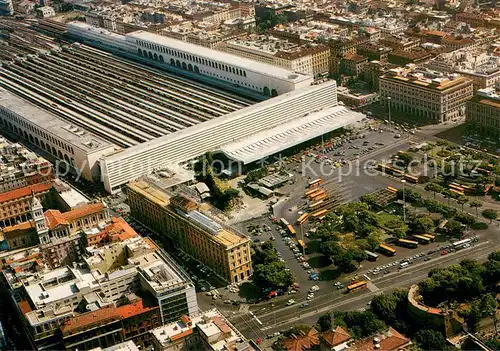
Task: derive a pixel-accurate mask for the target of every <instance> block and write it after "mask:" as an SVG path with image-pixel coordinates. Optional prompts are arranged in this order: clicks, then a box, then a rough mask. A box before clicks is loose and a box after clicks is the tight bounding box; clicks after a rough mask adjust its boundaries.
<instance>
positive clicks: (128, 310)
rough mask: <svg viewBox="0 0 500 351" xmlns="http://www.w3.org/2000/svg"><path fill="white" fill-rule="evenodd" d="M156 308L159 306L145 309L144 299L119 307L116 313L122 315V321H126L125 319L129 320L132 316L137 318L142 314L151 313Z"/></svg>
mask: <svg viewBox="0 0 500 351" xmlns="http://www.w3.org/2000/svg"><path fill="white" fill-rule="evenodd" d="M155 308H158V306H156V307H144V304H143V302H142V299H140V300H138V301H136V302H134V303H130V304H128V305H124V306H120V307H117V308H116V313H118V315H120V317H121V318H122V319H125V318H129V317H132V316H136V315H138V314H142V313H145V312H148V311H151V310H153V309H155Z"/></svg>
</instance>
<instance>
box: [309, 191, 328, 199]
mask: <svg viewBox="0 0 500 351" xmlns="http://www.w3.org/2000/svg"><path fill="white" fill-rule="evenodd" d="M322 195H326V192H325V191H324V190H320V191H319V192H318V193H315V194H311V195H309V198H310V199H311V200H318V197H320V196H322Z"/></svg>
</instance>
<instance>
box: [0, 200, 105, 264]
mask: <svg viewBox="0 0 500 351" xmlns="http://www.w3.org/2000/svg"><path fill="white" fill-rule="evenodd" d="M28 210H29V214H30V215H29V218H30V219H29V220H27V221H24V222H21V223H18V224H15V225H13V226H8V227H5V228H3V229H0V235H1V236H2V237H1V238H0V243H4V244H3V247H5V248H6V249H9V250H13V249H17V248H22V247H28V246H32V245H38V244H41V245H43V248H44V249H46V252H47V255H46V256H45V258H46V259H49V260H50V261H53V262H54V263H55V262H61V263H62V262H65V261H67V260H71V258H72V257H74V256H73V254H71V252H70V251H71V250H72V249H71V250H70V248H71V247H72V246H73V244H75V243H78V242H79V237H80V235H79V234H80V231H81V230H82V229H90V228H95V227H98V226H99V225H101V226H104V225H105V224H106V223H108V222H109V221H110V218H109V212H108V208H107V207H106V205H105V204H104V203H102V202H98V203H94V204H88V205H87V204H86V205H83V206H80V207H77V208H75V209H73V210H70V211H68V212H64V213H61V212H60V211H59V210H48V211H46V212H45V213H43V207H42V205H41V202H40V201H39V200H38V198H37V197H36V195H34V194H32V195H31V197H30V198H29V202H28ZM75 249H76V248H75ZM68 250H70V251H68ZM76 250H77V251H79V250H78V249H76ZM49 252H51V253H52V254H48V253H49ZM66 254H67V255H66Z"/></svg>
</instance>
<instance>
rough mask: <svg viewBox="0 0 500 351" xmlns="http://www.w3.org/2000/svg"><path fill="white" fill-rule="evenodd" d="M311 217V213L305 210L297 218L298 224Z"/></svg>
mask: <svg viewBox="0 0 500 351" xmlns="http://www.w3.org/2000/svg"><path fill="white" fill-rule="evenodd" d="M308 218H309V214H308V213H306V212H304V213H303V214H302V215H301V216H300V217H299V218H297V224H304V223H305V222H306V221H307V219H308Z"/></svg>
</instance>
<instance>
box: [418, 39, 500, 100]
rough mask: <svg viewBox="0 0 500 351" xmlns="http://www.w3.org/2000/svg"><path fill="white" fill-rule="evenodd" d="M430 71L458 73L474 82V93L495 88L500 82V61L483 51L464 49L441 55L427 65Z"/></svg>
mask: <svg viewBox="0 0 500 351" xmlns="http://www.w3.org/2000/svg"><path fill="white" fill-rule="evenodd" d="M425 66H426V67H427V68H429V69H433V70H437V71H444V72H450V73H455V72H456V73H458V74H460V75H462V76H464V77H467V78H469V79H471V80H472V82H473V84H474V91H477V90H479V89H485V88H491V87H494V86H495V85H496V84H497V82H498V81H499V80H500V61H499V58H498V57H497V56H493V55H490V54H488V53H486V52H484V51H483V50H482V49H474V50H470V49H462V50H456V51H453V52H450V53H445V54H441V55H439V56H437V57H435V58H434V59H432V60H431V61H430V62H428V63H427V64H426V65H425Z"/></svg>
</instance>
